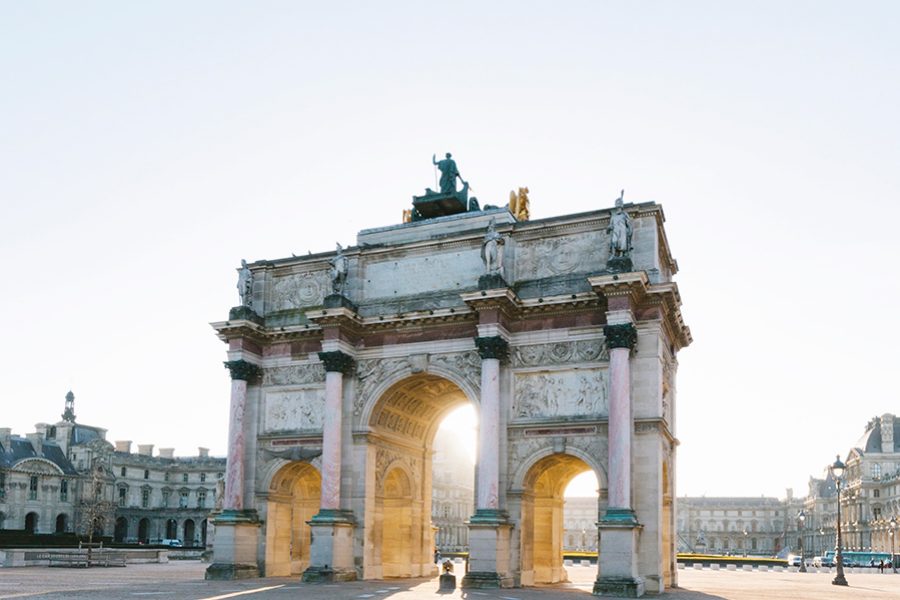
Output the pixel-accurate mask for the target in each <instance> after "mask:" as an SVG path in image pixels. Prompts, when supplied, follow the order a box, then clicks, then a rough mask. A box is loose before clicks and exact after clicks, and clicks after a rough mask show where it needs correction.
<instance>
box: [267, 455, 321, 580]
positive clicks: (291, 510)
mask: <svg viewBox="0 0 900 600" xmlns="http://www.w3.org/2000/svg"><path fill="white" fill-rule="evenodd" d="M321 489H322V476H321V475H320V473H319V471H318V470H317V469H316V468H315V467H314V466H312V465H311V464H309V463H305V462H291V463H288V464H286V465H285V466H283V467H281V469H279V470H278V472H277V473H276V474H275V476H274V477H273V478H272V483H271V485H270V486H269V495H268V502H267V507H266V575H267V576H270V577H275V576H290V575H299V574H300V573H302V572H303V570H304V569H306V567H308V566H309V546H310V541H311V539H310V529H309V525H307V523H306V522H307V521H309V520H310V519H312V517H313V515H315V514H316V513H317V512H318V510H319V500H320V496H321V493H322V492H321Z"/></svg>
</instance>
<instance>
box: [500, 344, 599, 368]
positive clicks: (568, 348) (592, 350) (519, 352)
mask: <svg viewBox="0 0 900 600" xmlns="http://www.w3.org/2000/svg"><path fill="white" fill-rule="evenodd" d="M512 358H513V361H512V366H513V367H514V368H516V367H539V366H543V365H560V364H566V363H579V362H592V361H598V360H599V361H608V360H609V350H608V349H607V347H606V342H605V340H602V339H597V340H580V341H577V342H557V343H555V344H534V345H530V346H516V347H515V348H513V353H512Z"/></svg>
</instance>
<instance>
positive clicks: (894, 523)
mask: <svg viewBox="0 0 900 600" xmlns="http://www.w3.org/2000/svg"><path fill="white" fill-rule="evenodd" d="M888 525H890V527H891V530H890V531H888V535H889V536H890V537H891V573H896V572H897V563H896V561H894V531H896V529H897V519H896V518H894V517H893V516H892V517H891V520H890V521H889V522H888Z"/></svg>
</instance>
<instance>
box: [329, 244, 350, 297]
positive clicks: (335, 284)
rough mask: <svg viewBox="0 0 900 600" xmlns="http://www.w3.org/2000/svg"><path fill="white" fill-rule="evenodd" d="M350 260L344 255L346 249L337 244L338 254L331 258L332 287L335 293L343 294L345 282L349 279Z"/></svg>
mask: <svg viewBox="0 0 900 600" xmlns="http://www.w3.org/2000/svg"><path fill="white" fill-rule="evenodd" d="M348 266H349V261H348V260H347V257H346V256H344V249H343V248H342V247H341V245H340V243H338V244H337V254H335V256H334V258H332V259H331V288H332V290H333V292H334V293H335V294H339V295H343V293H344V283H346V281H347V270H348Z"/></svg>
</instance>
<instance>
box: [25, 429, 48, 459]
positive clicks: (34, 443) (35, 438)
mask: <svg viewBox="0 0 900 600" xmlns="http://www.w3.org/2000/svg"><path fill="white" fill-rule="evenodd" d="M25 437H26V438H28V441H29V442H31V447H32V448H34V453H35V454H37V455H38V456H43V454H44V436H42V435H41V434H40V433H28V434H26V435H25Z"/></svg>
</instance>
